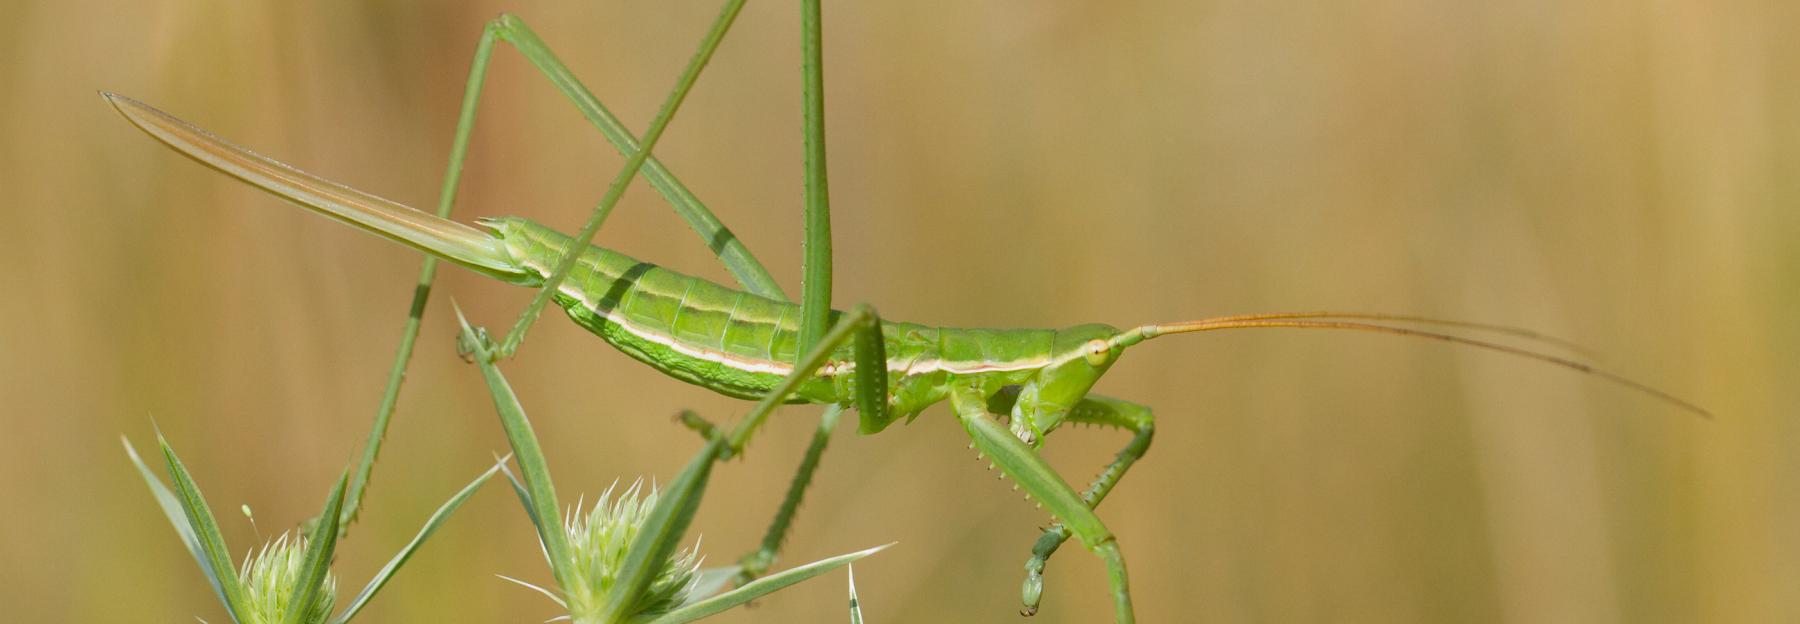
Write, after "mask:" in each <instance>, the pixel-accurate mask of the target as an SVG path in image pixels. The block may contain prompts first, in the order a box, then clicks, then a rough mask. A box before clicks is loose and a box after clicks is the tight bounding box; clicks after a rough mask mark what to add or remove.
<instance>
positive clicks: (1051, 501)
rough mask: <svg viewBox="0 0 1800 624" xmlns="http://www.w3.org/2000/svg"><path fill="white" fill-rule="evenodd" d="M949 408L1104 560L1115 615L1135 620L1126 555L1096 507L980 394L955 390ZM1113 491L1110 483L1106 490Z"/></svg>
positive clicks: (1011, 474)
mask: <svg viewBox="0 0 1800 624" xmlns="http://www.w3.org/2000/svg"><path fill="white" fill-rule="evenodd" d="M951 405H952V407H953V408H954V409H955V410H956V415H957V417H958V418H959V419H961V421H962V424H963V429H965V430H966V431H968V433H969V437H970V438H971V439H972V440H974V442H975V447H976V448H977V449H979V450H980V451H981V453H982V454H983V455H985V456H986V457H988V458H989V460H991V461H993V462H994V465H995V466H999V467H1000V470H1001V472H1003V473H1004V474H1005V475H1006V476H1008V477H1011V478H1012V480H1013V481H1014V482H1017V483H1018V484H1019V486H1020V487H1022V488H1024V489H1025V491H1026V493H1028V494H1030V495H1031V496H1032V498H1034V499H1037V501H1038V502H1039V503H1042V504H1043V505H1044V507H1045V508H1046V509H1049V510H1050V513H1051V514H1052V515H1054V516H1055V517H1056V518H1057V519H1058V520H1059V521H1060V522H1061V524H1060V525H1059V526H1063V527H1067V528H1066V529H1065V530H1066V531H1068V532H1069V533H1070V534H1072V535H1073V536H1074V537H1075V538H1076V539H1078V540H1081V544H1082V545H1083V546H1085V547H1087V549H1088V550H1091V551H1093V552H1094V554H1095V555H1098V556H1099V557H1100V559H1101V560H1103V561H1105V562H1106V572H1107V579H1108V581H1109V582H1110V584H1111V588H1112V598H1113V617H1114V619H1115V620H1116V621H1118V622H1120V623H1121V624H1123V623H1127V622H1134V621H1135V617H1134V616H1133V615H1132V609H1131V587H1130V583H1129V581H1128V580H1127V577H1126V574H1125V556H1124V555H1123V554H1122V553H1121V552H1120V551H1119V542H1118V540H1116V539H1115V538H1114V537H1113V534H1112V531H1110V530H1108V529H1107V528H1106V525H1105V524H1104V523H1102V522H1100V517H1099V516H1097V515H1095V514H1094V510H1093V508H1092V507H1091V506H1090V505H1089V504H1088V503H1087V502H1086V501H1084V500H1082V496H1081V495H1080V494H1076V493H1075V489H1074V488H1071V487H1069V484H1068V483H1066V482H1064V481H1063V479H1062V477H1061V476H1059V475H1057V474H1056V471H1055V470H1053V469H1051V468H1050V464H1048V463H1045V462H1044V459H1043V458H1042V457H1039V456H1038V454H1037V452H1036V451H1034V450H1032V448H1031V447H1029V446H1026V445H1025V443H1024V442H1021V441H1019V438H1018V436H1015V435H1013V433H1012V432H1011V431H1009V430H1007V428H1006V427H1005V426H1002V425H1001V424H1000V423H998V422H995V421H994V419H993V418H991V417H990V416H989V415H988V411H987V401H986V399H984V398H983V397H981V396H980V394H979V393H978V392H975V391H974V390H972V389H959V390H956V391H953V392H952V394H951ZM1114 480H1115V481H1116V479H1114ZM1110 488H1111V486H1110V485H1109V486H1107V487H1106V489H1110ZM1102 495H1104V494H1103V493H1102Z"/></svg>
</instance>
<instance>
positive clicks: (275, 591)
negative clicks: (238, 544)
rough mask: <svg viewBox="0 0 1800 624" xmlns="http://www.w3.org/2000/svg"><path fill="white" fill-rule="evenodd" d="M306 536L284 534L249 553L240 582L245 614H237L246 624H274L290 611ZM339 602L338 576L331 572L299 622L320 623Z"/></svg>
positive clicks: (304, 556)
mask: <svg viewBox="0 0 1800 624" xmlns="http://www.w3.org/2000/svg"><path fill="white" fill-rule="evenodd" d="M306 541H307V540H306V537H305V536H295V537H294V538H293V539H291V540H290V539H289V538H288V535H287V534H286V533H282V534H281V535H280V536H279V537H276V538H275V539H274V540H273V541H271V542H269V543H267V544H263V547H262V549H261V550H258V551H256V553H255V554H251V555H246V556H245V558H244V565H243V569H241V570H239V572H238V582H239V583H241V584H242V585H243V587H244V598H245V601H244V602H245V604H244V609H243V610H244V613H240V614H238V616H239V618H240V620H241V621H242V622H243V624H273V623H275V622H280V621H281V618H282V617H284V616H285V615H286V614H287V610H288V605H289V602H290V601H291V600H292V599H293V597H294V596H293V594H294V591H295V588H296V587H297V586H298V585H299V579H300V575H301V574H303V569H304V568H305V567H306ZM335 602H337V579H335V578H333V577H332V576H331V575H330V574H326V575H325V580H324V581H323V582H322V583H321V584H320V587H319V593H318V594H317V596H316V597H315V598H314V599H313V603H312V604H310V605H307V607H306V611H305V613H304V614H303V615H302V616H301V618H300V621H301V622H303V623H305V624H319V623H322V622H324V621H325V620H326V619H327V618H329V617H330V615H331V607H332V605H333V604H334V603H335Z"/></svg>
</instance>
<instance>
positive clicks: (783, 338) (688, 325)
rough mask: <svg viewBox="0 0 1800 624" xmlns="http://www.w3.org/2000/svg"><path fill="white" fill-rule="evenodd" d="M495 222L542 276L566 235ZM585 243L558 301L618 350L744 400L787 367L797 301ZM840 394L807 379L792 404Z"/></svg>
mask: <svg viewBox="0 0 1800 624" xmlns="http://www.w3.org/2000/svg"><path fill="white" fill-rule="evenodd" d="M494 223H495V224H496V227H497V229H499V230H500V232H501V236H502V238H503V240H504V241H505V242H506V245H507V250H508V251H509V252H510V253H512V254H513V257H514V258H515V259H516V260H518V261H519V263H520V264H522V265H524V266H527V267H530V268H531V269H532V270H533V271H534V272H536V273H538V274H539V275H540V276H541V277H542V278H548V276H549V273H550V271H551V270H553V269H554V266H553V265H554V263H555V262H556V261H557V259H559V258H560V257H561V255H562V252H563V250H564V249H566V248H567V247H568V245H569V244H570V243H571V242H572V241H571V240H570V239H569V238H568V237H566V236H564V235H562V234H561V233H559V232H556V231H554V230H551V229H549V228H546V227H544V226H541V225H538V224H535V223H532V222H530V221H527V220H524V219H518V218H507V219H499V220H495V221H494ZM583 251H584V253H583V254H582V256H581V258H580V259H579V260H578V261H577V262H576V264H575V268H574V269H573V270H572V271H571V272H570V274H569V277H568V279H567V280H566V281H564V282H563V285H562V286H561V287H560V288H559V289H558V292H557V293H556V295H555V298H556V302H557V304H558V305H560V306H562V308H563V309H564V310H565V311H566V312H568V314H569V317H570V318H571V319H573V320H574V321H575V322H576V323H577V324H580V325H581V326H583V327H585V328H587V329H588V330H589V331H592V332H594V333H595V334H598V335H599V336H600V337H601V338H603V339H605V340H606V341H607V342H608V343H611V344H612V345H613V346H614V347H616V348H618V349H619V350H620V351H623V352H625V353H626V354H627V355H630V356H631V357H633V358H635V359H637V360H640V361H642V362H644V363H646V364H649V365H650V366H653V367H655V368H656V369H658V370H661V371H663V372H664V373H667V374H668V375H670V376H672V377H675V378H678V379H682V380H684V381H688V382H690V383H694V384H697V385H701V386H705V387H707V388H710V389H712V390H715V391H717V392H720V393H723V394H726V395H730V396H735V397H739V398H746V399H756V398H761V397H762V396H763V395H764V394H766V393H767V392H768V391H769V390H771V389H773V388H774V387H775V385H776V384H777V383H779V382H780V381H781V379H782V378H783V377H786V376H787V375H788V373H789V372H791V371H792V369H793V362H794V359H795V357H796V355H797V354H796V351H797V348H798V342H799V320H800V314H799V309H798V307H797V306H795V305H793V304H789V303H784V302H780V301H775V300H772V299H767V298H764V297H760V296H757V295H753V294H750V293H747V292H743V291H739V290H733V289H730V288H726V287H724V286H721V285H719V284H715V283H713V282H711V281H707V280H705V279H701V278H698V277H693V276H689V275H683V274H681V273H677V272H674V271H670V270H667V269H663V268H661V267H658V266H656V265H653V264H650V263H647V262H641V261H639V260H637V259H634V258H631V257H629V256H626V255H624V254H621V253H618V252H615V251H612V250H608V249H603V248H600V247H593V246H589V247H587V248H586V249H584V250H583ZM844 356H845V358H847V357H848V353H847V352H846V353H845V354H844ZM839 394H840V393H839V391H838V389H837V388H836V387H835V384H834V383H833V382H832V381H831V380H828V379H818V380H814V381H812V382H808V383H807V384H804V385H803V386H802V387H801V389H800V390H799V392H797V393H796V398H795V402H815V403H835V402H838V401H839Z"/></svg>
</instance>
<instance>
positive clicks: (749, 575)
mask: <svg viewBox="0 0 1800 624" xmlns="http://www.w3.org/2000/svg"><path fill="white" fill-rule="evenodd" d="M843 413H844V407H843V406H841V405H830V406H826V408H825V413H824V414H822V415H820V417H819V428H818V429H817V430H815V431H813V438H812V443H811V444H809V445H807V447H806V454H805V455H804V456H802V457H801V458H800V468H799V469H798V470H795V471H794V479H793V480H792V481H790V482H789V483H788V489H787V495H786V496H783V497H782V499H781V507H780V508H779V509H777V510H776V511H775V519H774V520H771V521H770V522H769V528H768V530H767V531H764V532H763V538H762V544H761V545H760V546H758V547H757V549H756V550H754V551H751V552H750V553H747V554H745V555H744V556H743V557H740V558H738V568H739V571H738V575H737V576H736V577H735V578H733V579H732V584H734V585H740V586H741V585H743V584H744V583H748V582H750V581H752V580H755V579H756V577H758V576H762V574H763V573H764V572H767V571H768V570H769V566H772V565H774V564H775V555H777V554H779V553H780V551H781V543H782V542H784V541H786V540H787V532H788V528H789V527H791V526H792V525H793V521H794V513H795V512H797V511H799V509H800V502H801V500H803V499H804V498H805V497H806V488H807V487H809V486H811V485H812V477H813V472H814V471H815V470H817V469H818V467H819V458H820V456H822V455H824V454H825V445H826V444H827V443H829V442H830V441H831V432H832V430H834V429H836V428H837V423H838V417H839V416H842V415H843Z"/></svg>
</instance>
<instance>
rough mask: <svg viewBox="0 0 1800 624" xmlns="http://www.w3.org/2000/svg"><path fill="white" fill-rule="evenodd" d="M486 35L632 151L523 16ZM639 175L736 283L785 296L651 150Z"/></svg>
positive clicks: (626, 136) (496, 24) (622, 149)
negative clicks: (516, 53) (510, 50)
mask: <svg viewBox="0 0 1800 624" xmlns="http://www.w3.org/2000/svg"><path fill="white" fill-rule="evenodd" d="M491 38H498V39H499V40H500V41H504V42H506V43H509V44H512V46H513V49H515V50H518V51H519V54H521V55H524V57H525V60H526V61H528V62H530V63H531V66H532V67H534V68H536V69H537V70H538V73H540V74H543V75H544V77H545V78H548V79H549V80H550V83H551V84H552V85H554V86H555V87H556V90H557V91H559V92H561V93H562V95H563V97H565V98H567V99H568V100H569V102H570V103H571V104H573V105H574V106H575V108H576V109H577V110H579V111H580V112H581V116H582V117H585V118H587V120H588V122H589V123H592V124H594V127H595V128H597V129H599V130H600V133H601V134H603V135H605V136H606V140H607V141H608V142H610V143H612V145H613V147H614V148H616V149H618V150H619V153H620V154H623V155H626V156H629V155H631V154H632V153H633V152H635V151H637V149H638V140H637V137H634V136H632V134H631V131H630V130H628V129H626V128H625V124H624V123H622V122H620V121H619V118H618V117H616V116H614V115H613V114H612V111H610V110H607V108H606V106H605V105H603V104H601V103H600V99H599V98H596V97H594V94H593V92H592V91H589V90H588V88H587V86H586V85H583V84H582V83H581V80H580V79H578V78H576V77H575V74H574V72H571V71H569V68H568V67H567V66H565V65H563V63H562V61H561V60H559V59H557V58H556V54H555V53H553V52H551V51H550V47H549V46H548V45H546V44H545V43H544V41H543V39H540V38H538V36H537V33H535V32H532V30H531V28H530V27H528V26H526V25H525V21H524V20H522V19H519V18H518V17H517V16H514V15H511V14H502V15H501V16H500V17H497V18H494V20H493V21H490V22H488V25H487V28H486V30H484V31H483V34H482V39H483V40H489V39H491ZM643 175H644V180H645V181H647V182H649V183H650V186H651V187H653V188H655V189H656V191H657V192H658V193H661V194H662V196H663V197H664V198H665V199H667V200H668V201H669V205H670V206H672V207H674V209H675V213H676V214H678V215H681V218H682V219H683V220H686V221H687V223H688V226H689V227H691V228H693V230H694V233H695V234H698V235H700V240H701V241H703V242H705V243H706V245H707V247H708V248H710V249H712V250H713V253H715V254H717V255H718V257H719V261H720V262H723V263H724V264H725V268H727V269H729V270H730V271H731V274H732V275H734V276H736V277H737V281H738V283H739V284H742V285H743V286H744V289H745V290H748V291H750V292H752V293H755V294H758V295H762V296H764V297H768V298H770V299H777V300H782V301H786V300H787V296H786V295H784V294H783V293H782V291H781V286H779V285H777V284H776V283H775V278H773V277H771V276H770V275H769V271H768V269H766V268H763V265H762V263H761V262H758V261H757V260H756V256H754V255H751V253H750V250H749V249H747V248H745V247H744V243H743V241H741V240H738V238H737V235H735V234H733V233H732V232H731V229H730V228H727V227H725V224H724V223H721V222H720V221H719V219H718V217H716V216H713V213H712V211H710V210H708V209H707V208H706V205H705V204H703V203H701V202H700V199H699V198H697V197H695V196H694V193H693V192H692V191H689V190H688V188H687V186H686V185H684V184H682V183H681V180H678V179H676V178H675V174H673V173H670V172H669V169H668V167H665V166H663V164H662V162H661V161H659V160H657V159H656V157H655V156H654V155H652V156H649V157H647V158H646V159H645V160H644V165H643Z"/></svg>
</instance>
